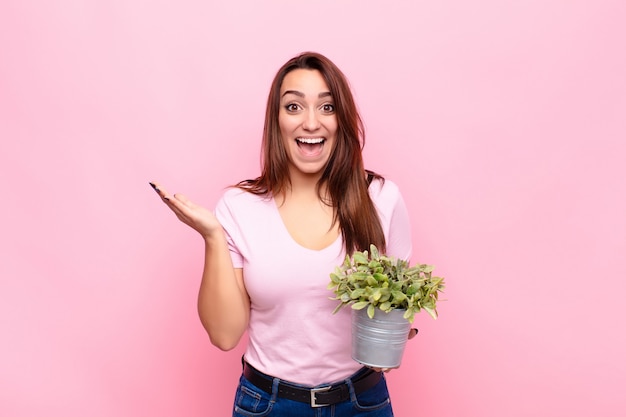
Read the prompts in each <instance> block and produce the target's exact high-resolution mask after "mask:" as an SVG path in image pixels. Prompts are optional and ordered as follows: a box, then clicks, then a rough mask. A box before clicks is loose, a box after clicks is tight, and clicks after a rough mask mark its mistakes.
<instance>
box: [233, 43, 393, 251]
mask: <svg viewBox="0 0 626 417" xmlns="http://www.w3.org/2000/svg"><path fill="white" fill-rule="evenodd" d="M295 69H312V70H317V71H319V72H320V73H321V75H322V77H323V78H324V81H326V85H328V88H329V90H330V93H331V96H332V98H333V101H334V103H335V114H336V115H337V140H336V141H335V147H334V149H333V151H332V153H331V156H330V158H329V160H328V163H327V164H326V167H325V168H324V171H323V173H322V177H321V178H320V180H319V182H318V184H317V188H318V193H320V199H323V197H322V196H321V187H322V185H324V184H325V185H326V188H327V193H328V196H329V197H330V201H329V202H327V203H328V204H330V205H331V206H332V207H333V208H334V209H335V214H334V216H335V218H334V221H338V222H339V228H340V230H341V233H342V236H343V240H344V247H345V249H346V252H347V253H351V252H352V251H354V250H369V246H370V244H374V245H376V246H377V247H378V249H379V250H380V251H381V252H383V253H384V251H385V247H386V242H385V235H384V233H383V229H382V226H381V223H380V219H379V217H378V213H377V211H376V207H375V206H374V203H373V202H372V199H371V198H370V195H369V192H368V187H369V184H370V183H371V182H372V180H373V179H374V178H377V179H379V180H381V181H384V179H383V178H382V177H381V176H380V175H378V174H376V173H374V172H372V171H368V170H365V168H364V165H363V155H362V148H363V146H364V144H365V132H364V128H363V122H362V120H361V116H360V115H359V112H358V110H357V108H356V104H355V102H354V98H353V96H352V92H351V91H350V86H349V85H348V81H347V79H346V77H345V76H344V75H343V73H342V72H341V70H339V68H337V66H336V65H335V64H334V63H333V62H332V61H330V60H329V59H328V58H326V57H325V56H323V55H321V54H318V53H315V52H305V53H302V54H300V55H298V56H296V57H294V58H292V59H290V60H289V61H287V62H286V63H285V64H284V65H283V66H282V67H281V68H280V69H279V70H278V72H277V73H276V76H275V77H274V81H273V82H272V86H271V88H270V93H269V97H268V99H267V108H266V112H265V127H264V129H263V144H262V152H261V165H262V170H261V176H259V177H258V178H256V179H254V180H245V181H241V182H240V183H239V184H237V187H239V188H241V189H244V190H246V191H249V192H251V193H253V194H258V195H279V194H280V193H281V192H283V191H285V190H286V189H287V188H288V187H289V184H290V178H289V158H288V156H287V152H286V150H285V147H284V145H283V141H282V138H281V134H280V127H279V124H278V113H279V108H280V88H281V85H282V82H283V79H284V78H285V76H286V75H287V74H288V73H289V72H291V71H293V70H295ZM323 200H324V199H323ZM324 201H326V200H324Z"/></svg>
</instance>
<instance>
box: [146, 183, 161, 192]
mask: <svg viewBox="0 0 626 417" xmlns="http://www.w3.org/2000/svg"><path fill="white" fill-rule="evenodd" d="M148 184H150V187H152V188H153V189H154V191H156V192H157V193H158V192H159V189H158V188H157V186H156V185H154V184H153V183H151V182H149V183H148Z"/></svg>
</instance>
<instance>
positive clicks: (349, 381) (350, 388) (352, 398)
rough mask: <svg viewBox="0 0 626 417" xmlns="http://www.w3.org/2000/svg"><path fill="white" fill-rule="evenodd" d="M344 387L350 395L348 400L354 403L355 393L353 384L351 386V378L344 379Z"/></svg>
mask: <svg viewBox="0 0 626 417" xmlns="http://www.w3.org/2000/svg"><path fill="white" fill-rule="evenodd" d="M345 381H346V385H347V386H348V393H349V394H350V400H351V401H352V402H356V392H354V384H352V378H346V379H345Z"/></svg>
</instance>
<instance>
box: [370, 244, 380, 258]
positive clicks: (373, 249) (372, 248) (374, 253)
mask: <svg viewBox="0 0 626 417" xmlns="http://www.w3.org/2000/svg"><path fill="white" fill-rule="evenodd" d="M370 253H371V254H372V259H378V258H379V257H380V254H379V253H378V248H377V247H376V246H374V245H370Z"/></svg>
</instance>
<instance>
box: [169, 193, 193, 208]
mask: <svg viewBox="0 0 626 417" xmlns="http://www.w3.org/2000/svg"><path fill="white" fill-rule="evenodd" d="M174 198H175V199H176V200H177V201H179V202H181V203H182V204H183V205H184V206H186V207H189V208H190V209H193V208H196V207H197V206H196V205H195V204H194V203H193V202H192V201H191V200H189V199H188V198H187V197H185V196H184V195H183V194H174Z"/></svg>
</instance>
